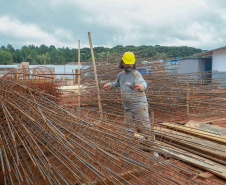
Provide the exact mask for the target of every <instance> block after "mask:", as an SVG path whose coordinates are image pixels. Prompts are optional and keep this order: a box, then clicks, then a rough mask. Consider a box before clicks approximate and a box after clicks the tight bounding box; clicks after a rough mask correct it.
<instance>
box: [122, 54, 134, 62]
mask: <svg viewBox="0 0 226 185" xmlns="http://www.w3.org/2000/svg"><path fill="white" fill-rule="evenodd" d="M122 60H123V62H124V63H125V64H134V63H135V60H136V59H135V55H134V53H133V52H130V51H129V52H125V53H124V55H123V57H122Z"/></svg>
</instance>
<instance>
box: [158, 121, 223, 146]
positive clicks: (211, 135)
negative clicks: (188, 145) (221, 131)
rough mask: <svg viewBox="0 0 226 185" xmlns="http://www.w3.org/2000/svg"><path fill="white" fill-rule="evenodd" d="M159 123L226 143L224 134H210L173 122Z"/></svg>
mask: <svg viewBox="0 0 226 185" xmlns="http://www.w3.org/2000/svg"><path fill="white" fill-rule="evenodd" d="M159 125H162V126H166V127H169V128H172V129H175V130H180V131H182V132H186V133H189V134H193V135H197V136H199V137H203V138H206V139H209V140H213V141H216V142H220V143H224V144H226V137H225V136H220V135H216V134H212V133H209V132H205V131H202V130H199V129H195V128H191V127H187V126H182V125H178V124H173V123H159Z"/></svg>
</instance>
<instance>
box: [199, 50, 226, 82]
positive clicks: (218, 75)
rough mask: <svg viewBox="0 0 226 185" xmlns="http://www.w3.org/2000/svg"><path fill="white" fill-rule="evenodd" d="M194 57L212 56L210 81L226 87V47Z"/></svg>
mask: <svg viewBox="0 0 226 185" xmlns="http://www.w3.org/2000/svg"><path fill="white" fill-rule="evenodd" d="M195 56H212V71H213V74H212V79H213V80H214V81H216V82H219V83H221V84H223V85H224V86H225V85H226V46H224V47H220V48H217V49H213V50H210V51H206V52H202V53H198V54H196V55H195Z"/></svg>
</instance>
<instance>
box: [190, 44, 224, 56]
mask: <svg viewBox="0 0 226 185" xmlns="http://www.w3.org/2000/svg"><path fill="white" fill-rule="evenodd" d="M222 49H226V46H223V47H220V48H217V49H213V50H209V51H205V52H202V53H198V54H195V55H194V56H210V55H213V52H214V51H218V50H222Z"/></svg>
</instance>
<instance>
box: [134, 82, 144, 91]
mask: <svg viewBox="0 0 226 185" xmlns="http://www.w3.org/2000/svg"><path fill="white" fill-rule="evenodd" d="M135 87H136V90H138V91H140V92H143V91H144V86H143V85H142V84H136V85H135Z"/></svg>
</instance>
